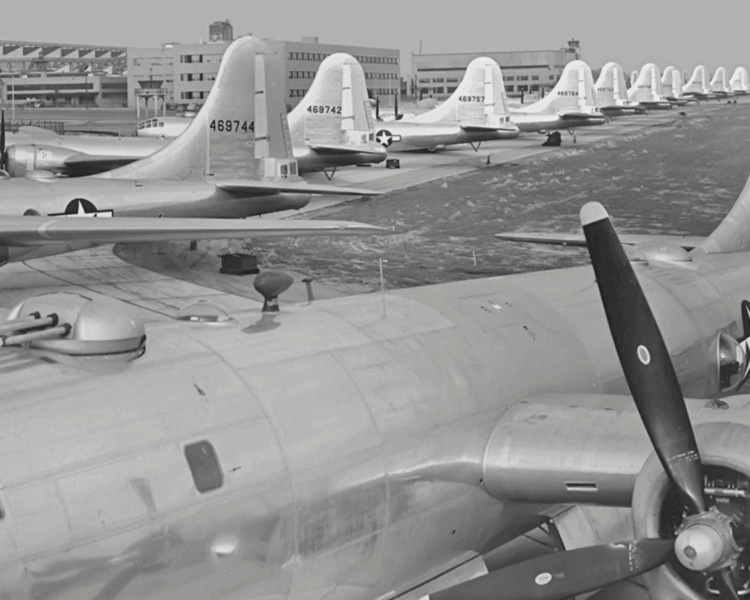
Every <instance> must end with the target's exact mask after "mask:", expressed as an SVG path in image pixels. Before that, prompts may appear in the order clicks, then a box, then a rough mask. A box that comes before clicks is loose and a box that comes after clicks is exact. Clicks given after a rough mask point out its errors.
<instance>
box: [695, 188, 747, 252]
mask: <svg viewBox="0 0 750 600" xmlns="http://www.w3.org/2000/svg"><path fill="white" fill-rule="evenodd" d="M749 250H750V178H748V180H747V182H746V183H745V187H744V188H742V191H741V192H740V195H739V197H738V198H737V200H736V201H735V203H734V206H732V209H731V210H730V211H729V213H728V214H727V216H726V217H724V220H722V222H721V223H719V226H718V227H717V228H716V229H714V231H713V233H711V235H709V236H708V237H707V238H706V240H705V241H704V242H703V243H702V244H701V245H700V246H699V247H698V248H696V250H694V251H699V252H705V253H707V254H718V253H723V252H747V251H749Z"/></svg>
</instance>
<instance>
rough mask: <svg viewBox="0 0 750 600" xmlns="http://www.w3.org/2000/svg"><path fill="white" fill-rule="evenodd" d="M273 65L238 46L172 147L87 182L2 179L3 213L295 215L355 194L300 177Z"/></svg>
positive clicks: (251, 45)
mask: <svg viewBox="0 0 750 600" xmlns="http://www.w3.org/2000/svg"><path fill="white" fill-rule="evenodd" d="M277 61H278V57H276V56H275V55H274V54H273V53H271V52H268V51H267V49H266V47H265V45H264V44H263V43H262V42H260V41H258V40H256V39H254V38H251V37H244V38H240V39H238V40H236V41H235V42H234V43H233V44H232V45H231V46H229V48H227V50H226V52H225V54H224V58H223V60H222V64H221V67H220V69H219V73H218V75H217V78H216V81H215V83H214V86H213V89H212V90H211V93H210V94H209V97H208V99H207V100H206V103H205V105H204V106H203V109H202V110H201V111H200V113H199V114H198V116H196V117H195V119H194V120H193V121H192V122H191V124H190V126H189V127H188V129H187V130H186V131H185V132H184V134H183V135H181V136H180V137H178V138H176V139H175V140H174V141H173V142H172V143H171V144H169V145H168V146H165V147H164V148H162V149H161V150H159V151H157V152H156V153H154V154H152V155H150V156H148V157H146V158H144V159H141V160H139V161H137V162H134V163H131V164H129V165H126V166H124V167H120V168H118V169H115V170H112V171H107V172H105V173H100V174H98V175H94V176H91V177H82V178H76V179H67V178H63V179H60V178H55V177H54V176H53V175H51V174H49V173H44V172H42V174H41V176H39V172H36V171H35V172H32V175H35V177H32V178H9V179H6V180H4V181H0V198H1V199H2V201H0V214H6V215H23V214H38V215H58V214H75V213H78V212H79V211H80V210H83V211H85V212H86V213H89V214H97V213H100V212H104V213H106V214H114V216H173V217H224V218H226V217H246V216H250V215H258V214H264V213H268V212H274V211H279V210H285V209H290V208H300V207H302V206H304V205H306V204H307V203H308V202H309V199H310V194H318V193H326V194H359V193H361V192H362V190H355V189H349V188H338V187H336V186H330V185H328V186H321V185H309V184H307V183H305V182H304V181H303V180H302V179H301V178H300V177H299V176H298V175H297V163H296V161H295V160H294V159H292V158H290V157H289V139H290V138H289V131H288V129H287V121H286V111H285V110H284V109H283V106H284V104H283V101H282V99H281V98H280V96H281V95H282V91H281V86H280V85H278V82H277V81H276V76H277V75H278V72H279V71H278V65H277V64H275V63H276V62H277ZM0 145H1V144H0ZM365 193H368V192H365Z"/></svg>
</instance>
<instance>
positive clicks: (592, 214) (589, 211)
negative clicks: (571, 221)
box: [581, 202, 609, 227]
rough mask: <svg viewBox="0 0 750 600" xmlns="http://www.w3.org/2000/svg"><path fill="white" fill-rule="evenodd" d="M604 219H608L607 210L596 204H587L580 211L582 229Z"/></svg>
mask: <svg viewBox="0 0 750 600" xmlns="http://www.w3.org/2000/svg"><path fill="white" fill-rule="evenodd" d="M604 219H609V215H608V214H607V210H606V209H605V208H604V207H603V206H602V205H601V204H599V203H598V202H588V203H586V204H585V205H584V206H583V208H582V209H581V225H583V226H584V227H585V226H586V225H590V224H591V223H596V222H597V221H603V220H604Z"/></svg>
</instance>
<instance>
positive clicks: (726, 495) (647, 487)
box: [633, 423, 750, 600]
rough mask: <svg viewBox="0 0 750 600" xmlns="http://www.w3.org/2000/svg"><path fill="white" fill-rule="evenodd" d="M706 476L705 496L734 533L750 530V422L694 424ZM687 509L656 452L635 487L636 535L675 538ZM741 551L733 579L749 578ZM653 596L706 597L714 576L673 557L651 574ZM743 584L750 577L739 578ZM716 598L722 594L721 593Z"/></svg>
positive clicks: (668, 599) (748, 561)
mask: <svg viewBox="0 0 750 600" xmlns="http://www.w3.org/2000/svg"><path fill="white" fill-rule="evenodd" d="M695 435H696V440H697V442H698V448H699V450H700V453H701V457H702V459H703V465H704V473H705V478H706V496H707V497H709V498H711V497H712V498H715V499H716V508H717V509H718V510H719V511H720V512H721V513H723V514H724V515H729V516H730V517H731V518H732V521H733V525H732V527H733V528H735V529H736V530H738V531H737V532H736V533H735V537H744V536H746V535H747V532H748V530H749V527H748V526H749V525H750V427H748V426H746V425H740V424H736V423H705V424H702V425H699V426H697V427H696V428H695ZM684 512H685V508H684V507H683V505H682V503H681V502H680V500H679V498H678V496H677V494H676V492H675V491H674V489H673V488H672V487H671V486H670V484H669V481H668V479H667V476H666V474H665V473H664V470H663V468H662V466H661V463H660V462H659V460H658V458H657V457H656V455H655V454H653V453H652V454H651V456H650V457H649V458H648V460H647V461H646V463H645V465H644V466H643V468H642V469H641V471H640V473H639V474H638V478H637V479H636V484H635V489H634V491H633V523H634V527H635V537H636V538H642V537H663V538H668V537H674V536H675V534H676V533H677V532H678V531H679V530H680V529H679V528H680V526H681V524H682V523H683V521H684ZM748 554H750V553H747V552H744V553H743V554H741V555H740V556H739V559H738V563H739V568H737V569H735V578H737V577H739V578H740V579H742V578H743V577H744V578H748V577H749V576H750V575H749V573H748V567H749V566H750V556H748ZM644 577H645V580H646V584H647V586H648V589H649V593H650V594H651V597H652V598H659V600H702V599H703V598H705V597H706V596H708V597H711V596H712V593H711V592H710V591H709V592H707V591H706V590H705V589H704V588H705V586H706V585H709V586H711V585H712V584H711V582H710V580H707V579H706V577H705V576H704V575H703V574H702V573H700V572H696V571H691V570H689V569H686V568H685V567H683V566H682V565H681V564H680V563H679V562H678V561H677V559H676V558H675V560H673V561H672V562H670V563H668V564H666V565H664V566H662V567H659V568H658V569H655V570H654V571H651V572H649V573H647V574H646V575H645V576H644ZM738 583H739V585H738V588H739V589H743V587H744V586H745V585H748V581H739V582H738ZM717 597H718V596H717Z"/></svg>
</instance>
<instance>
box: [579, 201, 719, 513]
mask: <svg viewBox="0 0 750 600" xmlns="http://www.w3.org/2000/svg"><path fill="white" fill-rule="evenodd" d="M581 223H582V224H583V232H584V234H585V236H586V243H587V244H588V247H589V254H590V255H591V262H592V264H593V266H594V273H595V274H596V281H597V284H598V286H599V291H600V293H601V297H602V303H603V304H604V310H605V312H606V314H607V321H608V322H609V327H610V330H611V332H612V338H613V340H614V342H615V347H616V348H617V354H618V356H619V357H620V363H621V365H622V369H623V371H624V372H625V378H626V379H627V381H628V386H629V387H630V391H631V393H632V395H633V400H634V401H635V403H636V406H637V407H638V412H639V413H640V414H641V419H642V420H643V423H644V425H645V426H646V430H647V431H648V435H649V437H650V438H651V442H652V444H653V445H654V449H655V450H656V453H657V455H658V456H659V459H660V460H661V463H662V465H663V466H664V470H665V471H666V473H667V475H668V476H669V478H670V480H672V482H673V483H674V484H675V486H677V488H678V489H679V490H680V492H681V494H682V495H683V496H684V497H685V499H686V500H687V501H688V502H689V504H690V506H691V507H692V509H693V511H694V512H695V513H702V512H704V511H705V510H706V502H705V499H704V497H703V467H702V465H701V459H700V455H699V453H698V446H697V444H696V441H695V436H694V435H693V428H692V426H691V424H690V419H689V417H688V413H687V409H686V408H685V400H684V398H683V396H682V391H681V390H680V384H679V382H678V381H677V375H676V374H675V371H674V366H673V365H672V360H671V358H670V356H669V352H668V351H667V348H666V346H665V344H664V340H663V338H662V336H661V332H660V331H659V326H658V325H657V324H656V320H655V319H654V315H653V313H652V312H651V308H650V307H649V305H648V301H647V300H646V297H645V296H644V294H643V290H642V289H641V286H640V284H639V283H638V279H637V278H636V276H635V273H634V272H633V268H632V267H631V266H630V262H629V261H628V258H627V256H626V255H625V251H624V250H623V248H622V244H621V243H620V241H619V239H618V238H617V234H616V233H615V230H614V227H613V226H612V223H611V222H610V220H609V215H607V211H606V210H604V207H602V205H601V204H598V203H594V202H592V203H589V204H587V205H586V206H584V207H583V209H582V210H581Z"/></svg>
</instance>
